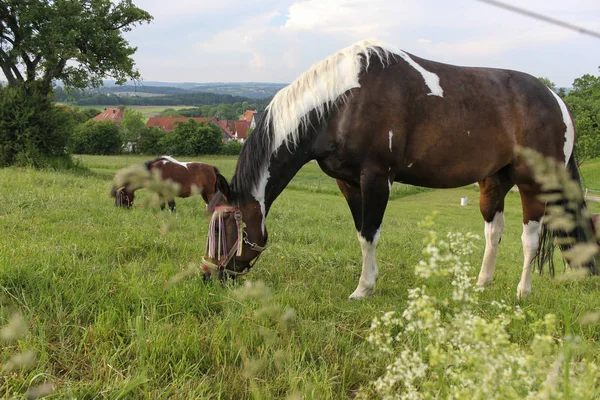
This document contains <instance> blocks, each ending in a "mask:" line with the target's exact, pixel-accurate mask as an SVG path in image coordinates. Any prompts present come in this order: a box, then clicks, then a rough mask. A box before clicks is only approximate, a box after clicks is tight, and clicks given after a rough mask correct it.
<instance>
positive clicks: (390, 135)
mask: <svg viewBox="0 0 600 400" xmlns="http://www.w3.org/2000/svg"><path fill="white" fill-rule="evenodd" d="M392 136H394V132H392V131H390V133H389V140H390V151H392Z"/></svg>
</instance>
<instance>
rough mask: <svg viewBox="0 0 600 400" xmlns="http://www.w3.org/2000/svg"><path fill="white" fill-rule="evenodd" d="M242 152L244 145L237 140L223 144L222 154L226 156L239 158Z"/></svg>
mask: <svg viewBox="0 0 600 400" xmlns="http://www.w3.org/2000/svg"><path fill="white" fill-rule="evenodd" d="M240 151H242V143H241V142H238V141H236V140H232V141H229V142H225V143H223V147H222V148H221V154H223V155H224V156H237V155H239V154H240Z"/></svg>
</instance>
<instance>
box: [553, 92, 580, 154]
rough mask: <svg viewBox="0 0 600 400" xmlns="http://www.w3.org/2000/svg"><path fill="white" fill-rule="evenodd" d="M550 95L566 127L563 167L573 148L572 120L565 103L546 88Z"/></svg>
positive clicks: (573, 131) (573, 132)
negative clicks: (555, 102)
mask: <svg viewBox="0 0 600 400" xmlns="http://www.w3.org/2000/svg"><path fill="white" fill-rule="evenodd" d="M548 90H549V91H550V93H552V94H553V95H554V97H555V98H556V101H557V102H558V105H559V106H560V112H561V113H562V117H563V122H564V123H565V126H566V127H567V129H566V131H565V145H564V146H563V152H564V153H565V165H566V164H567V163H568V162H569V158H571V154H573V147H574V143H575V127H574V126H573V120H572V119H571V115H570V114H569V110H568V109H567V106H566V104H565V102H564V101H563V100H562V99H561V98H560V96H559V95H557V94H556V93H554V90H552V89H550V88H548Z"/></svg>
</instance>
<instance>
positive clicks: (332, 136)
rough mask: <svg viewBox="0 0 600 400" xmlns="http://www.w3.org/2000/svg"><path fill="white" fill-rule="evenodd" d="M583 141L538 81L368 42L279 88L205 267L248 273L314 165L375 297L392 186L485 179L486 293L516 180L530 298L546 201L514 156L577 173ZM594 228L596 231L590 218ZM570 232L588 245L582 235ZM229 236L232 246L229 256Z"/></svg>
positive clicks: (361, 286)
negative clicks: (541, 159) (333, 187)
mask: <svg viewBox="0 0 600 400" xmlns="http://www.w3.org/2000/svg"><path fill="white" fill-rule="evenodd" d="M574 143H575V129H574V126H573V122H572V119H571V117H570V115H569V112H568V110H567V107H566V105H565V103H564V102H563V101H562V100H561V99H560V98H559V97H558V96H557V95H556V94H555V93H554V92H553V91H551V90H550V89H548V88H547V87H546V86H545V85H544V84H543V83H541V82H540V81H539V80H538V79H536V78H534V77H533V76H530V75H528V74H525V73H522V72H517V71H510V70H502V69H491V68H469V67H457V66H453V65H448V64H441V63H438V62H433V61H429V60H425V59H422V58H419V57H416V56H413V55H411V54H409V53H406V52H404V51H402V50H399V49H397V48H393V47H391V46H387V45H384V44H381V43H374V42H368V41H362V42H359V43H356V44H354V45H352V46H350V47H348V48H345V49H343V50H341V51H339V52H337V53H336V54H334V55H333V56H331V57H329V58H327V59H325V60H323V61H321V62H319V63H318V64H316V65H314V66H313V67H312V68H311V69H309V70H308V71H307V72H305V73H304V74H303V75H301V76H300V77H299V78H298V79H297V80H296V81H295V82H293V83H292V84H290V85H289V86H288V87H286V88H284V89H282V90H281V91H280V92H279V93H277V95H276V96H275V97H274V98H273V100H272V101H271V103H270V104H269V106H268V108H267V110H266V112H265V113H264V114H263V117H262V119H261V120H260V121H259V124H258V125H257V127H256V128H255V130H254V133H253V134H252V136H250V138H249V139H248V140H247V141H246V143H245V144H244V147H243V149H242V151H241V154H240V157H239V160H238V164H237V167H236V171H235V175H234V177H233V179H232V181H231V183H230V184H228V183H227V181H226V180H225V178H223V177H222V176H221V175H217V188H218V189H219V192H220V193H219V192H217V194H216V195H215V197H214V198H213V200H212V202H211V203H210V204H209V206H208V211H209V212H210V213H213V221H212V223H211V227H213V228H212V229H210V231H209V239H212V240H209V243H208V246H207V247H208V248H207V253H206V254H205V256H204V258H203V268H204V270H205V272H207V273H209V272H211V271H215V270H217V271H219V272H221V274H222V273H223V272H228V273H230V274H233V275H235V274H237V273H240V272H242V271H245V270H247V269H248V268H249V267H250V262H251V261H252V260H253V259H255V258H256V257H257V256H258V254H260V251H261V250H262V249H263V248H264V246H266V243H267V230H266V227H265V219H266V217H267V214H268V212H269V209H270V208H271V205H272V204H273V201H274V200H275V199H276V198H277V196H279V194H280V193H281V192H282V190H283V189H284V188H285V187H286V185H287V184H288V183H289V182H290V180H291V179H292V178H293V177H294V175H295V174H296V173H297V172H298V170H299V169H300V168H301V167H302V166H303V165H304V164H305V163H306V162H308V161H310V160H313V159H315V160H317V162H318V163H319V165H320V167H321V169H322V170H323V171H324V172H325V173H326V174H327V175H329V176H331V177H333V178H336V179H337V180H338V182H339V186H340V188H341V189H342V192H343V194H344V196H345V198H346V201H347V203H348V206H349V207H350V211H351V213H352V216H353V218H354V224H355V227H356V230H357V233H358V240H359V242H360V245H361V248H362V273H361V276H360V280H359V282H358V287H357V288H356V290H355V291H354V292H353V293H352V294H351V295H350V298H351V299H359V298H362V297H364V296H368V295H371V294H373V292H374V289H375V282H376V280H377V276H378V269H377V262H376V257H375V248H376V246H377V242H378V240H379V232H380V226H381V222H382V220H383V215H384V212H385V208H386V205H387V202H388V196H389V192H390V188H391V184H392V182H404V183H408V184H411V185H416V186H424V187H430V188H454V187H460V186H464V185H467V184H471V183H473V182H478V183H479V186H480V188H481V191H480V193H481V198H480V209H481V214H482V215H483V218H484V220H485V239H486V247H485V255H484V258H483V263H482V266H481V272H480V274H479V281H478V284H479V285H481V286H485V285H488V284H490V283H491V282H492V277H493V273H494V267H495V263H496V254H497V250H498V244H499V242H500V237H501V235H502V231H503V229H504V198H505V196H506V194H507V192H508V191H509V190H510V189H511V187H513V186H514V185H517V187H518V188H519V193H520V196H521V202H522V207H523V235H522V243H523V251H524V260H523V273H522V276H521V281H520V283H519V285H518V289H517V295H518V296H519V297H523V296H526V295H527V294H529V293H530V291H531V269H532V261H533V259H534V257H535V256H536V254H537V252H538V249H539V246H540V244H539V237H540V232H541V230H542V217H543V215H544V212H545V204H544V203H543V202H542V201H540V200H538V198H537V195H538V194H540V192H541V190H540V186H539V185H538V184H537V183H536V181H535V180H534V177H533V176H532V171H531V169H530V168H529V167H528V164H527V163H526V161H525V160H524V159H523V158H522V157H521V156H519V155H518V154H517V153H516V151H515V147H516V146H522V147H528V148H531V149H533V150H535V151H537V152H539V153H541V154H543V155H544V156H547V157H552V158H554V159H556V160H559V161H560V162H564V163H565V164H566V167H567V168H568V169H569V170H570V171H571V172H572V174H573V176H576V175H577V167H576V163H575V161H574V158H573V149H574ZM583 207H584V203H583V202H582V203H581V204H579V208H580V209H583ZM217 218H218V221H221V222H218V221H217ZM215 221H217V223H215ZM585 223H586V224H587V226H586V227H585V228H586V229H588V228H589V229H592V227H591V224H592V222H591V220H590V218H589V217H588V218H587V219H586V221H585ZM244 224H245V225H244ZM244 226H245V228H244ZM240 227H241V228H240ZM219 229H220V232H219ZM589 229H588V230H589ZM569 234H570V235H572V236H576V237H577V238H578V239H577V240H582V239H581V236H582V235H580V234H578V232H570V233H569ZM217 236H220V237H221V239H222V240H221V244H222V245H223V242H224V243H225V246H222V248H221V247H220V248H219V249H216V248H215V246H216V244H215V243H217V241H216V240H214V239H215V238H216V237H217ZM229 249H231V250H229ZM217 250H218V251H217ZM221 250H222V251H221ZM234 253H235V254H234Z"/></svg>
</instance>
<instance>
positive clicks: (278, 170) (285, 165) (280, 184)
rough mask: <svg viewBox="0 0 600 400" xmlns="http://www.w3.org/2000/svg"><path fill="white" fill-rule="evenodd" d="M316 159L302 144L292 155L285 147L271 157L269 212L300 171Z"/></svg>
mask: <svg viewBox="0 0 600 400" xmlns="http://www.w3.org/2000/svg"><path fill="white" fill-rule="evenodd" d="M313 158H314V157H313V155H312V154H311V152H310V151H306V149H302V147H301V144H300V146H299V147H298V148H296V149H295V150H293V153H290V152H289V151H288V150H287V148H286V147H285V146H283V147H282V148H280V149H279V151H278V152H277V154H276V156H273V157H271V160H270V161H271V162H270V164H269V180H268V181H267V186H266V190H265V206H266V210H267V212H268V210H269V208H270V207H271V204H273V202H274V201H275V199H276V198H277V197H278V196H279V195H280V194H281V192H282V191H283V189H285V188H286V186H287V185H288V184H289V183H290V181H291V180H292V179H293V178H294V176H296V174H297V173H298V171H300V169H301V168H302V166H304V164H306V163H307V162H309V161H310V160H312V159H313Z"/></svg>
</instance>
